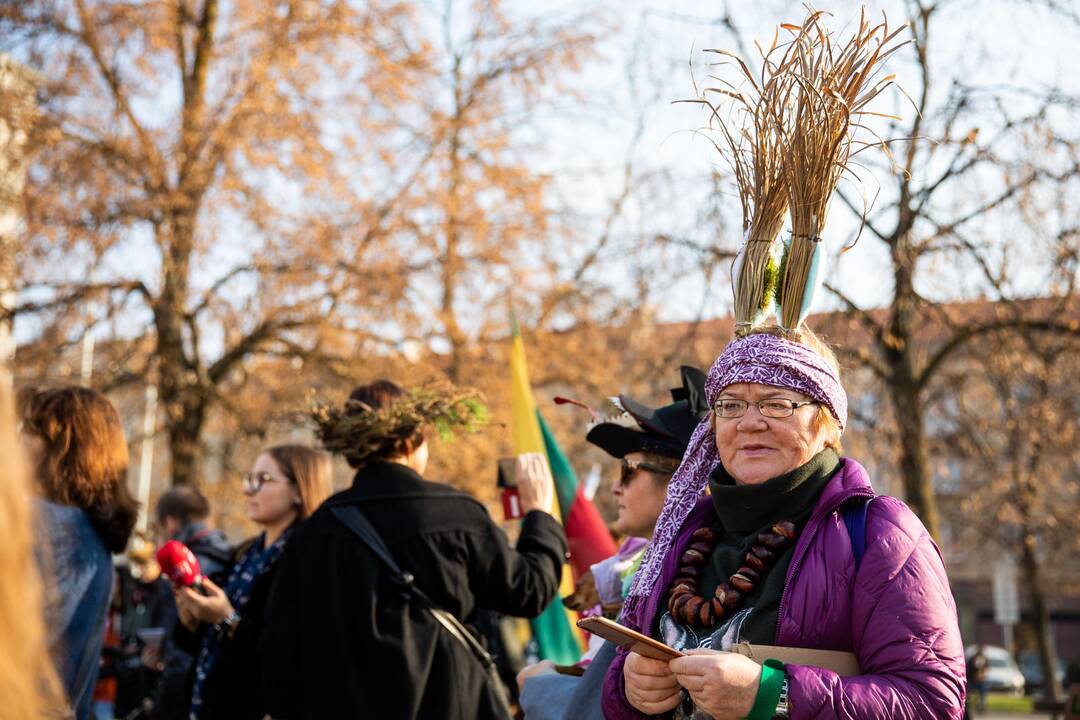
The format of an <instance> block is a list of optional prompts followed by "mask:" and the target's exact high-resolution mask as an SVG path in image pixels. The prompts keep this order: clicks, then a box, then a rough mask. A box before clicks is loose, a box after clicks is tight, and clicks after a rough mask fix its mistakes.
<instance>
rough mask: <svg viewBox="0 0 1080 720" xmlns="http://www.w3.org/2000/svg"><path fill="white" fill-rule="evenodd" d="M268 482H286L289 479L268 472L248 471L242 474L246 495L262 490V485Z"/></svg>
mask: <svg viewBox="0 0 1080 720" xmlns="http://www.w3.org/2000/svg"><path fill="white" fill-rule="evenodd" d="M268 482H283V483H287V482H289V481H288V480H286V479H284V478H279V477H275V476H273V475H271V474H270V473H268V472H261V473H248V474H247V475H245V476H244V492H245V493H247V494H248V495H254V494H255V493H257V492H259V491H260V490H262V486H263V485H265V484H266V483H268Z"/></svg>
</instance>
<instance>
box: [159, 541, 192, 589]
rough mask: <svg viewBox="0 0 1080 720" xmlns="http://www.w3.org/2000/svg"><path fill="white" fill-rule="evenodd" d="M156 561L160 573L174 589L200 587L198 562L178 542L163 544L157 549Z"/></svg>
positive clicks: (189, 551)
mask: <svg viewBox="0 0 1080 720" xmlns="http://www.w3.org/2000/svg"><path fill="white" fill-rule="evenodd" d="M157 561H158V565H160V566H161V571H162V572H163V573H165V574H166V575H167V576H168V578H169V579H170V580H172V583H173V585H175V586H176V587H194V588H199V587H200V586H201V585H202V579H203V576H202V573H201V572H200V571H199V560H198V558H196V557H195V553H193V552H191V550H190V549H189V548H188V546H187V545H185V544H184V543H182V542H180V541H178V540H170V541H169V542H167V543H165V544H164V545H162V546H161V547H160V548H158V551H157Z"/></svg>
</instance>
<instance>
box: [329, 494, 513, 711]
mask: <svg viewBox="0 0 1080 720" xmlns="http://www.w3.org/2000/svg"><path fill="white" fill-rule="evenodd" d="M331 512H333V513H334V517H336V518H337V519H338V520H340V521H341V523H342V524H343V525H345V527H347V528H349V529H350V530H352V531H353V533H354V534H355V535H356V536H357V537H359V538H360V540H361V541H363V543H364V544H365V545H367V546H368V548H370V549H371V551H372V552H373V553H375V557H377V558H379V560H381V561H382V563H383V565H385V566H386V567H387V569H389V570H390V573H391V575H392V576H393V579H394V582H396V583H397V584H399V585H401V586H402V588H403V589H404V591H405V593H406V594H408V595H409V596H410V597H413V598H416V599H417V600H419V601H420V602H421V603H422V604H423V605H424V608H425V609H426V610H427V611H428V612H429V613H431V616H432V617H433V618H435V620H436V621H437V622H438V623H439V625H441V626H442V627H443V629H444V630H446V632H448V633H450V636H451V637H453V638H454V639H455V640H457V641H458V642H459V643H461V644H462V645H463V646H465V648H466V649H467V650H469V651H470V652H471V653H472V655H473V657H475V658H476V659H477V660H478V661H479V662H480V667H481V668H483V670H484V673H485V674H486V675H487V679H488V683H489V684H490V685H491V690H492V692H493V694H494V695H495V701H496V702H497V703H498V704H499V706H500V709H501V710H502V712H503V715H504V716H505V717H507V718H510V717H512V716H513V714H512V712H511V710H510V700H509V698H508V697H507V693H506V687H505V686H504V685H503V682H502V679H501V678H500V677H499V671H498V669H497V668H496V667H495V661H494V660H493V659H492V658H491V655H490V654H489V653H488V651H487V650H485V649H484V646H483V645H481V644H480V641H478V640H477V639H476V638H475V637H473V634H472V633H471V632H469V629H468V628H466V627H465V626H464V625H463V624H462V623H461V621H460V620H458V619H457V618H456V617H454V615H453V613H449V612H447V611H446V610H443V609H442V608H441V607H439V606H438V605H437V604H436V603H435V601H434V600H432V599H431V598H430V597H428V595H427V593H425V592H424V591H423V590H421V589H420V588H419V587H417V586H416V584H415V583H414V582H413V580H414V578H413V575H412V573H410V572H408V571H406V570H402V569H401V568H400V567H398V564H397V563H396V562H395V561H394V558H393V556H392V555H390V549H389V548H388V547H386V543H384V542H383V539H382V538H381V537H379V534H378V533H377V532H375V528H374V527H372V526H371V523H370V522H368V519H367V518H366V517H364V513H362V512H360V508H358V507H356V506H355V505H342V506H338V507H335V508H332V509H331Z"/></svg>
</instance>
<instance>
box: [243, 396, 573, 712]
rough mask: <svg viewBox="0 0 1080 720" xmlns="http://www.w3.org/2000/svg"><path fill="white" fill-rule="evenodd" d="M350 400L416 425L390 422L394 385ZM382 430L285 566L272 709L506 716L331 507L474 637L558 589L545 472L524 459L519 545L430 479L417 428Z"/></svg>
mask: <svg viewBox="0 0 1080 720" xmlns="http://www.w3.org/2000/svg"><path fill="white" fill-rule="evenodd" d="M350 397H351V400H350V403H352V404H353V407H354V408H356V410H355V412H372V413H382V416H383V417H385V418H392V417H397V416H401V415H405V416H409V415H411V414H412V413H410V412H400V413H399V412H396V411H395V410H400V409H401V408H402V407H404V405H405V404H407V403H408V402H409V399H408V398H409V397H410V396H409V395H406V394H405V393H404V391H402V390H401V389H400V388H398V387H397V386H396V385H394V384H393V383H389V382H387V381H380V382H378V383H375V384H373V385H368V386H362V387H360V388H357V389H356V390H354V391H353V393H352V395H351V396H350ZM381 432H382V433H383V437H385V438H386V442H385V443H383V444H382V445H379V444H378V443H374V444H373V443H370V442H358V443H357V448H359V447H360V446H361V445H362V446H364V447H366V448H368V450H366V451H357V452H351V451H347V452H345V455H346V459H347V460H348V461H349V462H350V464H351V465H353V466H354V467H358V468H359V471H358V472H357V474H356V477H355V480H354V481H353V485H352V487H351V488H349V489H347V490H345V491H343V492H341V493H339V494H337V495H335V496H333V497H332V498H330V499H329V500H327V502H326V503H325V504H324V506H323V507H321V508H320V509H319V510H318V511H316V512H315V514H314V515H312V517H311V518H310V519H309V520H308V521H307V523H305V525H304V527H302V528H300V529H299V530H298V531H297V533H296V535H295V536H294V538H293V540H292V541H291V542H290V543H289V547H288V549H287V550H286V553H285V556H284V558H283V559H282V562H281V567H280V569H279V571H278V576H277V578H276V580H275V586H274V590H273V593H272V595H271V598H270V606H269V608H268V610H267V625H266V629H265V631H264V633H263V639H262V651H263V652H262V656H263V672H264V678H263V688H264V692H265V694H266V698H267V704H268V707H267V709H268V711H269V713H270V715H271V716H273V717H274V718H275V719H277V718H283V719H287V720H302V719H309V720H315V719H319V720H321V719H322V718H353V717H356V718H359V717H373V718H374V717H377V718H387V719H394V718H410V719H411V718H441V719H442V718H445V719H447V720H455V719H459V718H460V719H464V718H468V719H469V720H475V719H477V718H502V717H505V715H504V711H503V709H502V707H501V706H500V703H499V701H498V699H497V694H498V692H499V690H497V689H496V688H493V687H492V686H491V684H490V681H489V679H488V677H487V675H485V673H484V671H483V670H482V667H481V665H480V663H479V661H478V660H477V659H476V657H475V656H474V655H473V654H472V653H470V651H469V650H468V649H466V648H465V647H464V645H463V644H462V643H461V642H459V641H458V640H456V639H455V638H454V637H453V636H451V635H450V634H449V633H448V632H446V631H445V630H444V629H443V628H442V627H441V626H439V625H438V624H437V623H436V622H435V621H434V620H433V619H432V617H431V615H430V613H429V612H427V611H426V609H425V606H424V605H423V604H421V602H419V601H417V600H415V599H410V597H409V596H407V595H406V594H405V593H404V592H403V591H402V589H401V587H400V586H399V585H397V584H395V582H394V580H393V579H392V578H391V576H390V573H389V571H388V570H386V569H385V567H384V566H383V565H381V564H380V562H379V560H378V559H377V558H376V556H375V555H374V554H373V553H372V552H371V550H369V548H368V546H367V545H365V544H364V543H363V542H361V540H360V539H359V538H358V537H357V536H355V535H354V534H353V533H352V532H351V531H350V530H349V529H348V528H347V527H346V526H345V525H344V524H343V523H342V522H341V521H340V520H339V519H338V518H337V517H336V516H335V514H334V512H333V510H334V509H335V508H338V507H343V506H350V505H351V506H355V507H356V508H358V509H359V510H360V511H361V512H362V513H363V515H364V516H365V517H366V518H367V520H368V521H369V522H370V523H371V525H372V526H373V527H374V529H375V531H376V532H377V533H378V535H379V536H380V538H382V540H383V541H384V542H385V544H386V545H387V547H388V549H389V551H390V553H391V555H392V556H393V558H394V559H395V561H396V562H397V564H398V565H399V566H400V567H401V568H402V569H403V570H405V571H407V572H410V573H411V574H412V575H413V576H414V577H415V585H416V586H418V587H419V588H420V589H421V590H422V591H423V592H424V593H426V594H427V595H428V596H429V597H430V598H431V600H432V601H433V602H434V603H436V604H437V605H438V606H440V607H441V608H442V609H443V610H445V611H447V612H449V613H452V614H453V615H454V616H455V617H456V618H457V619H458V620H459V621H461V622H463V623H465V624H466V626H472V624H473V621H474V619H475V617H476V614H477V611H478V610H479V609H481V608H483V609H488V610H494V611H497V612H500V613H504V614H507V615H513V616H518V617H534V616H536V615H539V614H540V613H541V612H542V611H543V610H544V608H545V607H547V605H548V604H549V603H550V602H551V601H552V600H553V599H554V597H555V594H556V592H557V591H558V586H559V578H560V575H561V572H562V566H563V563H564V561H565V558H566V548H567V546H566V538H565V535H564V533H563V530H562V527H561V526H560V525H559V523H558V522H557V521H556V520H555V519H554V518H553V517H552V516H551V515H550V514H548V512H546V509H547V508H549V507H550V505H551V500H552V497H553V492H554V485H553V481H552V479H551V475H550V471H548V469H547V465H546V461H545V460H543V458H542V457H541V456H539V455H537V454H533V455H525V456H521V457H519V459H518V486H519V492H520V495H521V504H522V507H523V509H524V510H526V515H525V517H524V519H523V522H522V525H521V533H520V535H519V537H518V541H517V546H516V548H515V547H511V546H510V544H509V543H508V541H507V538H506V536H505V534H504V533H503V532H502V530H501V529H500V528H499V527H498V526H497V525H496V524H495V523H494V522H493V521H492V519H491V517H490V515H489V514H488V512H487V510H486V509H485V508H484V506H483V505H481V504H480V503H479V502H477V501H476V500H475V499H473V498H472V497H470V496H468V495H466V494H465V493H462V492H459V491H457V490H454V489H452V488H450V487H448V486H446V485H443V484H439V483H433V482H428V481H426V480H424V479H423V477H422V473H423V471H424V469H425V466H426V464H427V443H426V442H425V441H424V436H423V428H422V427H420V426H416V425H413V426H405V427H402V426H400V425H395V424H394V422H393V420H388V421H387V423H386V425H385V426H384V427H383V429H382V431H381ZM321 435H322V436H323V438H324V444H327V440H326V437H327V432H326V430H325V429H323V430H322V431H321ZM367 440H370V437H368V438H367ZM373 445H375V446H378V447H377V448H376V449H375V450H374V451H371V448H372V447H373ZM474 634H475V633H474Z"/></svg>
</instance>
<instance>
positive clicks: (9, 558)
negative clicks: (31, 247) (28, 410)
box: [0, 377, 67, 720]
mask: <svg viewBox="0 0 1080 720" xmlns="http://www.w3.org/2000/svg"><path fill="white" fill-rule="evenodd" d="M5 380H7V381H10V377H7V378H0V459H2V462H0V538H3V542H0V567H2V568H3V569H4V572H3V573H0V702H2V707H0V714H2V715H3V717H6V718H11V719H12V720H37V719H38V718H52V717H57V718H59V717H65V715H66V713H67V710H66V705H67V702H66V698H65V697H64V691H63V688H62V687H61V685H60V681H59V678H58V677H57V674H56V670H55V668H54V666H53V663H52V660H51V658H50V657H49V652H48V646H47V639H48V635H47V632H46V629H45V616H44V598H43V593H42V579H41V574H40V571H39V564H38V562H36V559H35V556H34V549H35V544H36V542H35V539H34V535H33V532H34V529H35V528H34V523H33V515H32V505H31V497H32V494H31V488H30V483H29V482H28V474H27V472H26V466H25V462H24V458H23V453H22V451H21V448H20V447H19V444H18V442H17V441H16V438H15V419H14V413H13V409H14V408H13V405H12V398H11V395H10V394H9V393H8V392H7V390H6V385H7V383H6V382H4V381H5Z"/></svg>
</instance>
